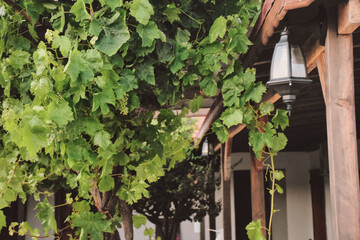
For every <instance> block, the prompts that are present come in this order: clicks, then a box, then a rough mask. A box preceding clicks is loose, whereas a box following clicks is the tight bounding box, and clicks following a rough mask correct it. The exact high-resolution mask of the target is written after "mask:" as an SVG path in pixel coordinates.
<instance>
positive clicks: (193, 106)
mask: <svg viewBox="0 0 360 240" xmlns="http://www.w3.org/2000/svg"><path fill="white" fill-rule="evenodd" d="M203 104H204V98H203V96H201V95H200V96H198V97H196V98H193V99H191V100H190V103H189V107H190V110H191V112H193V113H195V112H197V111H199V109H200V108H202V106H203Z"/></svg>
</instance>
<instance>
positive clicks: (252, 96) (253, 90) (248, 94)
mask: <svg viewBox="0 0 360 240" xmlns="http://www.w3.org/2000/svg"><path fill="white" fill-rule="evenodd" d="M265 92H266V87H265V86H264V84H262V83H261V82H258V83H256V84H255V85H254V86H253V87H250V88H247V89H246V91H245V101H249V100H253V101H254V102H256V103H259V102H260V101H261V98H262V95H263V94H264V93H265Z"/></svg>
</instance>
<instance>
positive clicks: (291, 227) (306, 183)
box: [207, 152, 314, 240]
mask: <svg viewBox="0 0 360 240" xmlns="http://www.w3.org/2000/svg"><path fill="white" fill-rule="evenodd" d="M231 158H232V162H233V163H235V162H239V164H237V165H236V167H235V169H233V170H234V171H236V170H249V169H250V154H249V153H233V154H232V155H231ZM275 165H276V168H277V169H284V170H285V174H286V177H285V179H284V180H282V181H286V189H284V190H285V192H286V193H285V194H286V198H285V197H284V196H280V195H279V194H276V197H275V208H276V209H280V212H279V213H276V214H275V216H274V225H273V239H274V240H309V239H314V237H313V222H312V205H311V191H310V174H309V170H310V169H311V166H310V165H311V164H310V154H309V153H305V152H292V153H286V152H285V153H279V155H278V156H276V157H275ZM216 197H217V198H221V192H220V191H218V192H217V193H216ZM231 205H232V206H231V207H232V209H235V206H234V183H233V181H232V182H231ZM231 218H232V220H231V221H232V238H233V239H235V211H232V216H231ZM222 222H223V221H222V214H220V215H219V217H217V219H216V228H217V229H218V230H219V229H221V228H222ZM207 239H208V238H207Z"/></svg>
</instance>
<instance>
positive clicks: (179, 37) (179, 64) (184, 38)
mask: <svg viewBox="0 0 360 240" xmlns="http://www.w3.org/2000/svg"><path fill="white" fill-rule="evenodd" d="M175 40H176V44H175V47H174V53H175V58H174V60H173V61H172V62H171V64H170V71H171V72H172V73H176V72H177V71H179V70H180V69H182V68H183V67H184V66H185V63H184V60H186V59H187V58H188V57H189V50H188V49H189V48H190V46H191V45H190V43H189V40H190V32H189V31H187V30H182V29H180V28H179V29H178V31H177V33H176V36H175Z"/></svg>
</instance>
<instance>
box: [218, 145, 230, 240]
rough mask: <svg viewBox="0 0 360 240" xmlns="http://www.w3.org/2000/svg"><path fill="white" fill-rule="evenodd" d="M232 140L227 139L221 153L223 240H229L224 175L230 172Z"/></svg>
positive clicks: (228, 202)
mask: <svg viewBox="0 0 360 240" xmlns="http://www.w3.org/2000/svg"><path fill="white" fill-rule="evenodd" d="M231 147H232V138H229V139H228V140H227V141H226V143H225V144H224V145H223V152H222V168H223V169H222V177H221V187H222V212H223V231H224V239H226V240H231V200H230V190H231V189H230V177H227V176H226V175H225V174H228V173H227V172H228V171H229V170H230V166H229V164H230V165H231Z"/></svg>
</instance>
